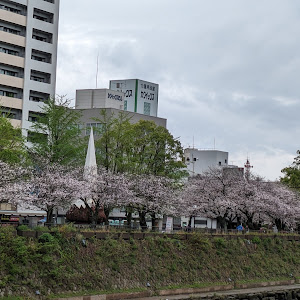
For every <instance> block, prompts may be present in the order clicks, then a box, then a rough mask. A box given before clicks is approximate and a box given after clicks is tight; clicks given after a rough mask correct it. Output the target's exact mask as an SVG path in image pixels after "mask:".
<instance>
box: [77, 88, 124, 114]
mask: <svg viewBox="0 0 300 300" xmlns="http://www.w3.org/2000/svg"><path fill="white" fill-rule="evenodd" d="M124 96H125V95H124V93H122V92H118V91H113V90H109V89H86V90H76V102H75V108H76V109H93V108H114V109H120V110H123V109H124Z"/></svg>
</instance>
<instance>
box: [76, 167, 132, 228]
mask: <svg viewBox="0 0 300 300" xmlns="http://www.w3.org/2000/svg"><path fill="white" fill-rule="evenodd" d="M87 174H88V175H87ZM128 187H129V186H128V180H127V178H126V176H125V174H114V173H112V172H111V171H110V170H106V169H104V168H98V170H97V172H96V173H95V172H94V170H89V171H87V170H85V175H82V178H81V180H80V183H79V185H78V191H79V197H78V199H80V200H81V201H82V204H83V205H84V206H85V207H87V208H88V210H89V213H90V219H91V220H92V224H94V225H95V224H97V222H98V218H99V212H100V210H102V209H104V213H105V215H106V219H107V220H108V217H109V213H110V211H111V210H112V209H113V208H116V207H123V206H124V205H126V203H127V201H128V199H129V198H130V197H132V193H131V191H130V190H129V188H128Z"/></svg>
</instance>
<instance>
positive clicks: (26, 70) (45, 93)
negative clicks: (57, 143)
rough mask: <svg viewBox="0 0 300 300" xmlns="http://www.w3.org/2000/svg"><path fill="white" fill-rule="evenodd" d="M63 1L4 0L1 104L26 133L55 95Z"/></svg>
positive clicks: (0, 14) (0, 48)
mask: <svg viewBox="0 0 300 300" xmlns="http://www.w3.org/2000/svg"><path fill="white" fill-rule="evenodd" d="M59 1H60V0H0V105H1V106H2V107H3V110H4V111H9V112H10V118H11V122H12V124H13V125H14V126H19V127H22V128H23V129H24V135H25V136H26V135H27V130H29V129H30V127H31V121H32V118H33V115H34V113H35V112H39V111H40V110H41V108H40V107H41V106H42V105H43V102H44V101H46V100H47V99H48V98H49V97H51V96H54V95H55V84H56V62H57V38H58V18H59Z"/></svg>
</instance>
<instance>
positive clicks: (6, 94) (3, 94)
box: [0, 90, 17, 98]
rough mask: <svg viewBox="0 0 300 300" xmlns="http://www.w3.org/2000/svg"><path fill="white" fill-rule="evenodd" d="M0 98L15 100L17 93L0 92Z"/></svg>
mask: <svg viewBox="0 0 300 300" xmlns="http://www.w3.org/2000/svg"><path fill="white" fill-rule="evenodd" d="M0 96H5V97H11V98H16V96H17V93H14V92H8V91H3V90H0Z"/></svg>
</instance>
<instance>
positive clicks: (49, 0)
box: [44, 0, 54, 3]
mask: <svg viewBox="0 0 300 300" xmlns="http://www.w3.org/2000/svg"><path fill="white" fill-rule="evenodd" d="M44 1H45V2H49V3H54V0H44Z"/></svg>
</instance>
